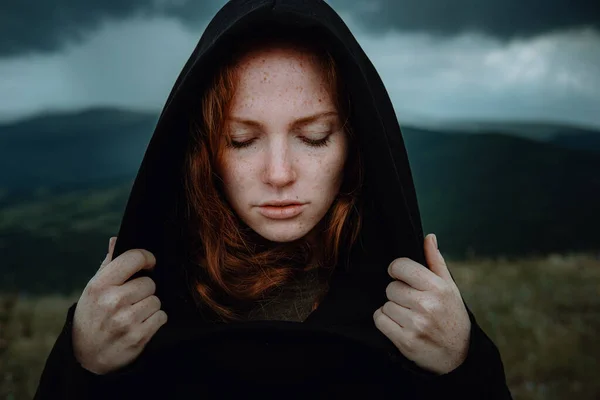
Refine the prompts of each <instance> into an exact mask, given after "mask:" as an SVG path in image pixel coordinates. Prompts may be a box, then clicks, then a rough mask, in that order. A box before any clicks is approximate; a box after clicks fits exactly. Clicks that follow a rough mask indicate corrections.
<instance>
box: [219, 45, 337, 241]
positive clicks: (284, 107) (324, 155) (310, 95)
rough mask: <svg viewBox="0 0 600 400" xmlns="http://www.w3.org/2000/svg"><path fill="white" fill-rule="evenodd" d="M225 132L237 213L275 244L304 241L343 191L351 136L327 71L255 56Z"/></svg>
mask: <svg viewBox="0 0 600 400" xmlns="http://www.w3.org/2000/svg"><path fill="white" fill-rule="evenodd" d="M237 72H238V79H239V80H238V84H237V88H236V94H235V96H234V99H233V103H232V108H231V111H230V114H229V115H228V118H227V121H226V125H225V129H226V134H229V135H230V137H231V140H232V144H231V146H228V147H227V148H226V149H225V152H224V158H223V165H222V166H221V167H220V171H219V173H220V175H221V178H222V179H223V182H224V188H225V195H226V197H227V200H228V201H229V203H230V204H231V206H232V207H233V209H234V211H235V212H236V213H237V215H238V216H239V217H240V218H241V219H242V220H243V221H244V222H245V223H246V224H247V225H248V226H249V227H250V228H252V229H253V230H254V231H255V232H257V233H258V234H260V235H261V236H263V237H264V238H266V239H268V240H271V241H275V242H289V241H292V240H296V239H299V238H302V237H304V236H305V235H307V234H309V233H310V232H311V231H312V230H313V228H315V226H316V225H317V224H318V223H319V222H320V221H321V219H322V218H323V217H324V216H325V214H326V213H327V211H328V210H329V208H330V206H331V205H332V203H333V201H334V199H335V197H336V196H337V194H338V191H339V189H340V186H341V183H342V178H343V172H342V171H343V168H344V163H345V161H346V153H347V138H346V134H345V132H344V129H343V127H342V121H340V118H339V116H338V114H337V111H338V110H337V109H336V107H335V102H334V98H333V94H332V93H329V89H328V85H327V82H326V81H325V80H324V78H325V77H324V71H322V69H321V67H320V66H319V64H318V63H317V62H316V60H314V59H313V58H312V56H311V55H310V54H305V53H304V52H299V51H298V50H294V49H288V48H285V47H273V48H269V49H262V50H257V51H254V52H252V53H249V54H247V55H246V56H245V57H244V58H243V59H242V60H241V61H240V63H238V65H237Z"/></svg>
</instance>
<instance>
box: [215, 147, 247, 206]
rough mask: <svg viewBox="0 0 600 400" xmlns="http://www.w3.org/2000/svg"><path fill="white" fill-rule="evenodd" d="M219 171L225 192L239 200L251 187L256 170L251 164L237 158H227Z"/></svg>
mask: <svg viewBox="0 0 600 400" xmlns="http://www.w3.org/2000/svg"><path fill="white" fill-rule="evenodd" d="M223 161H224V162H223V165H222V167H221V168H220V169H219V171H220V176H221V179H223V185H224V187H225V191H226V192H227V193H228V194H230V195H235V196H234V197H235V198H237V197H238V196H239V194H240V193H244V192H245V191H246V188H247V187H248V186H249V181H250V179H251V177H252V175H253V171H254V168H253V166H252V164H251V163H248V162H244V161H241V160H239V159H236V158H235V157H229V158H227V157H225V158H224V160H223Z"/></svg>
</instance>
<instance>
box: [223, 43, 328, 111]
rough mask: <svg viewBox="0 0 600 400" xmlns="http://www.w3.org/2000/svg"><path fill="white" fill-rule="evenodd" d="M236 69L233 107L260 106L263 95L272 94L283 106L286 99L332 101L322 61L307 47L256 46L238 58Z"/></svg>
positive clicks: (317, 102)
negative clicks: (258, 104)
mask: <svg viewBox="0 0 600 400" xmlns="http://www.w3.org/2000/svg"><path fill="white" fill-rule="evenodd" d="M234 71H235V77H236V85H235V86H236V90H235V95H234V104H233V106H234V108H235V107H241V106H246V107H249V106H251V105H257V104H255V103H256V102H259V101H260V99H261V98H269V99H271V100H270V101H272V99H273V97H276V98H278V100H277V101H280V102H282V103H280V104H279V105H281V106H283V105H284V104H283V103H285V102H287V103H289V102H292V103H295V104H294V105H295V106H299V105H300V104H298V102H300V103H302V105H304V106H306V105H307V103H311V105H318V104H319V103H322V104H323V106H329V105H330V104H331V102H332V100H333V99H332V93H330V91H331V85H330V83H331V82H329V81H328V79H327V78H328V77H327V73H326V72H327V71H326V70H325V68H324V66H323V63H321V62H320V61H319V59H318V57H317V56H316V55H315V54H314V53H312V52H311V51H309V50H306V49H302V48H298V47H294V46H287V45H272V46H268V47H262V48H259V49H255V50H252V51H249V52H247V53H246V54H244V55H243V56H242V57H241V58H240V59H239V61H238V62H237V63H236V65H235V68H234ZM313 103H316V104H313Z"/></svg>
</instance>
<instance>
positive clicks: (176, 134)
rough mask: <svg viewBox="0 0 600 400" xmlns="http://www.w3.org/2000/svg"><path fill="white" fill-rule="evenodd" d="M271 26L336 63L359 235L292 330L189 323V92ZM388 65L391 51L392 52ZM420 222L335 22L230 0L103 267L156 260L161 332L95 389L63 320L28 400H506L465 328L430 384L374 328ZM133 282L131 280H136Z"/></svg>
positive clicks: (413, 247)
mask: <svg viewBox="0 0 600 400" xmlns="http://www.w3.org/2000/svg"><path fill="white" fill-rule="evenodd" d="M274 23H277V24H280V25H284V26H288V27H289V26H294V27H299V28H306V29H307V32H312V33H313V34H315V35H316V37H318V38H319V39H320V40H322V43H323V44H324V45H326V46H327V47H328V49H329V51H330V52H331V53H332V54H333V56H334V58H335V59H336V61H337V64H338V69H339V72H340V73H341V74H342V76H343V77H344V79H345V84H346V85H347V88H348V91H349V95H350V97H351V104H352V110H351V115H352V116H351V124H352V127H353V129H354V131H355V132H356V133H357V136H358V143H359V146H360V150H361V152H362V157H363V159H364V164H365V185H364V188H363V192H362V193H363V204H364V205H363V225H362V229H361V234H360V237H359V240H358V241H357V243H356V245H355V246H353V248H352V249H342V253H343V254H345V256H344V257H343V260H342V261H341V264H343V266H342V265H341V264H340V265H338V266H336V268H335V270H334V272H333V274H332V276H331V278H330V281H329V291H328V292H327V294H326V296H325V298H324V299H323V301H322V302H321V303H320V305H319V306H318V308H317V309H316V310H315V311H313V312H312V313H311V314H310V315H309V316H308V317H307V318H306V319H305V320H304V321H303V322H296V321H289V320H288V321H282V320H245V321H242V322H235V323H221V322H219V321H217V320H215V319H213V318H210V317H207V316H206V314H203V313H200V312H199V310H198V308H197V307H196V306H195V305H194V302H193V301H192V298H191V295H190V293H189V290H187V289H186V285H185V284H184V282H185V279H184V277H185V269H184V268H183V267H182V265H185V263H184V262H183V261H182V256H181V254H183V253H184V252H183V249H182V248H181V246H180V243H181V242H182V241H181V240H178V238H179V237H181V236H180V235H182V234H183V233H182V232H184V229H183V228H182V226H183V223H182V222H181V220H180V219H178V216H179V215H181V213H180V212H179V211H180V210H181V209H182V208H184V207H183V205H182V200H181V199H182V196H181V192H182V191H181V187H182V174H181V167H182V161H183V158H184V154H185V149H186V146H187V141H188V139H189V115H190V113H191V112H198V110H193V109H192V107H193V105H196V104H197V101H196V100H195V99H197V98H198V96H199V93H198V88H199V87H202V85H203V84H205V83H206V80H207V79H206V77H208V76H210V71H211V68H213V67H214V65H215V64H216V61H217V60H219V59H220V58H219V57H220V54H226V52H227V49H228V46H229V45H230V44H231V43H232V42H231V41H232V40H235V39H236V38H239V37H240V35H248V34H249V33H248V32H252V31H253V30H254V29H256V28H257V27H261V28H265V27H268V26H270V25H272V24H274ZM391 51H392V49H391ZM423 243H424V236H423V231H422V227H421V221H420V214H419V208H418V204H417V198H416V194H415V189H414V185H413V180H412V176H411V170H410V166H409V162H408V158H407V155H406V150H405V147H404V141H403V138H402V134H401V131H400V127H399V125H398V121H397V119H396V115H395V112H394V109H393V107H392V103H391V101H390V98H389V96H388V94H387V92H386V89H385V87H384V85H383V83H382V81H381V79H380V77H379V75H378V73H377V72H376V70H375V68H374V66H373V65H372V63H371V62H370V61H369V59H368V57H367V56H366V54H365V53H364V52H363V50H362V49H361V47H360V46H359V44H358V43H357V41H356V39H355V38H354V36H353V35H352V33H351V32H350V31H349V29H348V27H347V26H346V25H345V24H344V22H343V21H342V19H341V18H340V17H339V16H338V14H337V13H336V12H335V11H334V10H332V9H331V8H330V6H328V5H327V4H326V3H325V2H323V1H321V0H231V1H229V2H228V3H227V4H226V5H224V6H223V7H222V9H221V10H220V11H219V12H218V13H217V14H216V15H215V16H214V18H213V19H212V21H211V22H210V24H209V25H208V26H207V28H206V30H205V32H204V34H203V35H202V37H201V39H200V41H199V43H198V44H197V46H196V48H195V49H194V51H193V53H192V55H191V56H190V58H189V60H188V61H187V63H186V64H185V66H184V68H183V70H182V72H181V74H180V75H179V77H178V79H177V81H176V82H175V84H174V86H173V89H172V91H171V93H170V95H169V97H168V99H167V101H166V104H165V106H164V108H163V111H162V113H161V116H160V119H159V121H158V123H157V125H156V129H155V131H154V134H153V136H152V139H151V141H150V143H149V145H148V147H147V150H146V153H145V156H144V159H143V161H142V164H141V167H140V169H139V172H138V175H137V177H136V179H135V182H134V185H133V188H132V191H131V194H130V197H129V200H128V203H127V206H126V209H125V212H124V215H123V218H122V222H121V227H120V230H119V233H118V241H117V243H116V247H115V250H114V253H113V259H114V258H116V257H118V256H119V255H120V254H122V253H124V252H125V251H127V250H129V249H134V248H143V249H147V250H148V251H150V252H152V253H153V254H154V255H155V256H156V260H157V263H156V266H155V268H154V269H153V270H152V271H150V272H145V274H147V275H149V276H150V277H152V278H153V280H154V282H155V283H156V286H157V290H156V293H155V294H156V295H157V296H158V298H159V299H160V300H161V303H162V309H163V310H165V312H166V313H167V315H168V317H169V320H168V322H167V323H166V324H165V325H163V326H162V327H161V328H160V329H159V330H158V332H156V334H155V335H154V336H153V337H152V339H151V340H150V342H149V343H148V344H147V346H146V348H145V349H144V351H143V352H142V353H141V355H140V356H139V357H138V358H137V359H136V360H135V361H134V362H133V363H131V364H130V365H128V366H126V367H124V368H123V369H121V370H118V371H115V372H112V373H109V374H107V375H101V376H100V375H95V374H93V373H91V372H89V371H87V370H86V369H84V368H82V367H81V365H79V364H78V362H77V360H76V359H75V357H74V355H73V349H72V342H71V329H72V322H73V314H74V311H75V307H76V305H77V304H76V303H75V304H73V306H72V307H71V308H70V309H69V310H68V313H67V320H66V323H65V325H64V329H63V331H62V332H61V334H60V335H59V337H58V339H57V341H56V343H55V345H54V347H53V349H52V351H51V353H50V355H49V357H48V359H47V362H46V366H45V369H44V371H43V373H42V376H41V378H40V382H39V386H38V390H37V393H36V396H35V399H88V398H90V399H91V398H102V399H108V398H110V399H114V398H119V399H120V398H127V399H132V398H135V399H137V398H140V399H149V398H150V399H154V398H157V399H158V398H160V399H180V398H186V399H187V398H194V399H204V398H229V397H231V396H234V395H241V394H243V395H256V396H261V397H263V398H265V397H266V398H284V399H288V398H304V397H308V396H311V397H319V398H322V397H326V398H341V397H348V396H351V397H352V398H361V397H362V398H384V397H383V396H386V397H385V398H391V397H388V396H394V397H393V398H397V399H430V398H440V397H442V396H443V397H444V398H448V397H449V398H461V399H510V398H511V395H510V392H509V390H508V388H507V385H506V378H505V374H504V367H503V364H502V361H501V357H500V354H499V352H498V349H497V348H496V346H495V345H494V343H493V342H492V341H491V340H490V339H489V337H488V336H487V335H486V334H485V333H484V332H483V331H482V329H481V328H480V327H479V326H478V324H477V322H476V320H475V317H474V316H473V314H472V313H471V311H470V310H468V308H467V310H468V313H469V317H470V319H471V332H470V347H469V352H468V356H467V359H466V360H465V361H464V362H463V364H461V365H460V366H459V367H458V368H456V369H455V370H453V371H451V372H449V373H447V374H444V375H437V374H434V373H432V372H429V371H426V370H424V369H421V368H420V367H418V366H417V365H416V364H415V363H414V362H412V361H410V360H409V359H408V358H406V357H405V356H404V355H402V353H401V352H400V351H399V350H398V349H397V348H396V346H395V345H394V344H393V343H392V342H391V341H390V340H389V339H388V338H387V337H386V336H384V335H383V334H382V333H381V332H380V331H379V330H378V329H377V328H376V326H375V324H374V321H373V313H374V312H375V310H376V309H377V308H379V307H381V306H382V305H383V304H384V303H385V302H386V301H387V298H386V294H385V289H386V287H387V285H388V284H389V283H390V282H391V281H392V279H391V278H390V276H389V275H388V273H387V268H388V265H389V264H390V262H391V261H393V260H394V259H396V258H399V257H408V258H410V259H412V260H414V261H416V262H418V263H420V264H422V265H424V266H426V265H427V263H426V261H425V256H424V250H423ZM139 275H141V273H139V274H138V275H135V276H134V277H137V276H139Z"/></svg>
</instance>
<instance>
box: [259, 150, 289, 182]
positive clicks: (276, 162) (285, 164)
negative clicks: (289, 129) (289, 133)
mask: <svg viewBox="0 0 600 400" xmlns="http://www.w3.org/2000/svg"><path fill="white" fill-rule="evenodd" d="M293 164H294V163H293V161H292V159H291V155H290V151H289V149H288V145H287V143H285V142H284V141H274V142H273V143H271V145H270V146H269V147H268V149H267V151H266V155H265V164H264V169H263V182H264V183H266V184H267V185H271V186H275V187H284V186H287V185H289V184H291V183H292V182H294V181H295V180H296V169H295V167H294V165H293Z"/></svg>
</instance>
